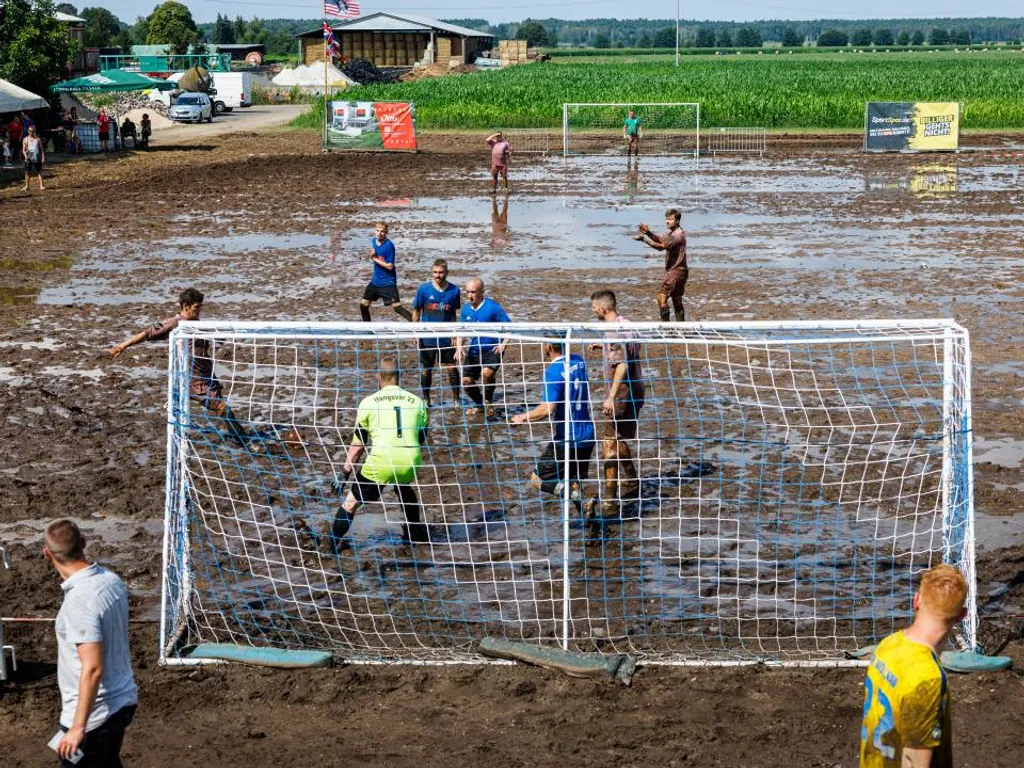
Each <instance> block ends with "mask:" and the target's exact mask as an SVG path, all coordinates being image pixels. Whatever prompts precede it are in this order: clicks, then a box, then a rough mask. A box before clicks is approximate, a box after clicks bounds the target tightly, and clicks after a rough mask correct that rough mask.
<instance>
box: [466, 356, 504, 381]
mask: <svg viewBox="0 0 1024 768" xmlns="http://www.w3.org/2000/svg"><path fill="white" fill-rule="evenodd" d="M484 368H490V369H491V370H492V371H494V372H495V373H497V372H498V369H499V368H501V355H499V354H498V353H497V352H494V351H493V350H492V351H490V352H484V353H483V354H479V355H477V354H473V353H470V354H468V355H466V362H464V363H463V364H462V376H463V377H464V378H467V379H469V380H471V381H479V380H480V377H481V376H482V375H483V370H484Z"/></svg>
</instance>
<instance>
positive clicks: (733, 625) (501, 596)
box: [161, 320, 977, 664]
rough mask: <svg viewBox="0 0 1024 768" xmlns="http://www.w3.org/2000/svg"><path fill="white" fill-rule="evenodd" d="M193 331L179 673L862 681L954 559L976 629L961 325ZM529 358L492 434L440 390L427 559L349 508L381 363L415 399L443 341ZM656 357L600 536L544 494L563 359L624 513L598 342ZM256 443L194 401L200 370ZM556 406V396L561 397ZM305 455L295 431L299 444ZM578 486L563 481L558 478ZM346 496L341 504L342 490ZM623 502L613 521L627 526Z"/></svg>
mask: <svg viewBox="0 0 1024 768" xmlns="http://www.w3.org/2000/svg"><path fill="white" fill-rule="evenodd" d="M629 331H630V332H631V333H632V334H634V336H633V337H623V336H621V335H617V334H621V333H622V332H623V331H622V329H621V327H611V328H610V327H609V326H607V325H602V324H578V325H565V324H562V325H554V326H550V325H533V324H522V323H516V324H509V325H503V326H483V325H479V324H477V325H471V326H461V325H451V326H449V325H441V324H433V325H413V324H398V323H395V324H385V323H373V324H369V323H336V324H328V323H310V324H302V323H219V322H196V323H182V324H181V326H180V327H179V328H178V329H177V330H176V331H175V332H174V333H173V335H172V337H171V341H170V378H169V386H168V394H169V404H168V424H167V437H168V465H167V467H168V470H167V471H168V484H167V509H166V524H165V544H164V570H163V599H162V622H161V658H162V659H163V660H164V661H166V662H169V663H190V660H189V659H188V653H189V649H190V648H191V647H192V646H194V645H196V644H198V643H218V644H240V645H243V646H256V647H273V648H283V649H307V650H308V649H322V650H328V651H331V652H332V653H334V654H336V655H338V656H339V657H343V658H345V659H347V660H349V661H396V662H431V663H444V662H456V661H473V662H482V661H485V660H486V659H484V658H483V657H481V656H479V655H478V654H477V652H476V644H477V643H478V642H479V641H480V639H481V638H483V637H485V636H494V637H501V638H507V639H514V640H518V641H523V642H528V643H534V644H537V645H540V646H551V647H562V648H566V649H572V650H579V651H600V652H628V653H634V654H637V655H638V656H639V657H640V658H641V660H644V661H646V662H649V663H699V664H735V663H757V662H764V661H769V662H781V663H789V664H807V663H811V664H842V663H845V662H843V661H842V660H843V658H844V653H845V652H846V651H850V650H853V649H855V648H858V647H861V646H864V645H867V644H870V643H875V642H877V641H878V640H880V639H881V638H882V637H884V636H885V635H887V634H889V633H891V632H892V631H894V630H895V629H897V628H899V627H900V626H903V625H905V623H906V622H907V621H909V620H910V618H911V616H912V607H911V602H912V596H913V593H914V590H915V585H916V583H917V580H918V579H919V577H920V575H921V574H922V573H923V572H924V571H925V570H926V569H927V568H929V567H930V566H932V565H934V564H935V563H938V562H949V563H954V564H956V565H957V566H959V567H960V568H961V569H963V571H964V573H965V575H966V576H967V579H968V583H969V584H970V585H971V591H970V599H969V603H968V604H969V609H970V610H969V614H968V616H967V618H966V620H965V621H964V622H963V623H962V625H961V626H960V628H959V637H960V641H961V644H962V645H963V646H966V647H973V645H974V639H975V631H976V621H977V615H976V608H975V590H974V532H973V508H972V492H973V481H972V473H971V408H970V347H969V342H968V336H967V333H966V331H965V330H964V329H963V328H961V327H960V326H958V325H956V324H955V323H953V322H951V321H945V320H927V321H926V320H922V321H908V322H897V321H868V322H792V323H766V322H765V323H696V324H680V325H669V324H653V323H651V324H640V323H637V324H634V325H631V326H629ZM453 334H454V335H462V336H479V335H493V336H495V337H501V338H504V339H506V340H507V343H508V347H507V350H506V352H505V356H504V360H503V363H502V365H501V369H500V372H499V375H498V388H497V392H496V396H495V399H494V402H495V406H496V412H495V413H494V414H492V417H491V418H485V416H484V415H480V414H477V415H474V414H471V413H467V411H466V410H465V409H464V408H463V404H461V403H458V402H456V401H455V400H454V396H453V394H452V392H451V391H450V389H449V382H448V381H447V377H446V376H444V375H443V374H442V372H441V371H440V370H436V371H435V373H434V388H433V398H432V399H433V407H432V408H431V409H430V412H429V413H430V416H429V435H428V438H427V443H426V445H424V447H423V449H422V465H421V467H420V469H419V472H418V473H417V476H416V480H415V487H416V490H417V492H418V494H419V500H420V502H421V504H422V508H423V515H424V519H425V521H426V523H427V524H428V526H429V529H428V530H429V542H426V543H421V544H416V545H406V544H403V542H402V541H401V539H400V536H401V534H402V527H401V524H402V522H403V520H404V517H403V514H402V511H401V509H400V508H399V505H398V503H397V500H396V498H395V496H394V495H393V494H392V492H391V491H390V490H387V491H385V492H384V496H383V501H384V504H383V505H380V504H370V505H367V506H366V507H364V508H363V509H361V510H360V511H359V512H358V514H357V515H356V517H355V519H354V522H353V523H352V526H351V528H350V529H349V530H348V532H347V534H346V535H345V537H344V539H343V540H335V539H333V538H332V537H331V536H329V535H327V534H324V533H319V531H320V530H321V528H322V526H324V524H325V523H329V522H330V521H331V520H332V519H333V518H334V515H335V512H336V510H337V509H338V507H339V505H340V504H341V502H342V495H341V491H342V490H343V489H344V487H345V478H344V473H343V463H344V459H345V453H346V448H347V446H348V445H349V442H350V440H351V438H352V433H353V427H354V425H355V420H356V409H357V407H358V404H359V402H360V401H361V400H362V399H363V398H365V397H367V396H368V395H370V394H372V393H374V392H375V391H377V388H378V383H377V378H376V374H377V370H378V367H379V365H380V361H381V360H382V358H384V357H391V358H394V359H395V360H396V361H397V364H398V366H399V368H400V370H401V372H402V380H401V384H402V386H403V387H404V388H405V389H407V390H410V391H412V392H416V393H418V392H419V373H420V356H419V347H418V344H419V342H420V341H421V340H423V339H427V338H432V339H437V338H439V337H441V336H444V337H449V336H451V335H453ZM629 338H633V339H636V340H638V342H639V353H638V357H639V360H640V362H641V366H642V377H643V380H644V384H645V387H646V394H645V403H644V405H643V408H642V409H641V410H640V413H639V419H638V434H637V438H636V439H635V440H633V441H627V442H628V447H629V450H630V453H631V454H632V457H633V458H634V460H635V462H636V469H637V471H638V475H639V477H640V488H639V495H638V496H637V497H635V498H630V499H628V500H625V501H623V502H622V506H621V510H620V511H619V512H618V513H617V514H616V513H613V517H611V518H609V519H607V520H606V521H604V522H603V523H602V524H600V525H599V526H597V529H596V530H595V529H594V527H593V526H590V527H587V526H584V525H582V524H581V521H580V515H579V513H578V511H577V509H576V507H575V505H574V504H573V503H572V501H571V499H570V498H569V491H568V489H562V492H561V493H559V494H558V495H557V496H549V495H546V494H544V493H542V492H541V491H539V490H538V489H536V488H534V487H532V486H531V484H530V475H531V473H532V471H533V469H534V467H535V465H536V461H537V458H538V455H539V454H540V453H541V451H542V450H543V446H544V445H545V444H546V443H547V442H549V441H551V440H552V424H551V423H550V422H549V421H546V420H545V421H540V422H536V423H533V424H531V425H514V424H512V423H511V418H510V417H511V416H512V415H514V414H517V413H523V412H524V411H525V410H526V409H527V408H532V407H534V406H536V405H537V404H538V403H540V402H541V401H542V399H543V398H544V373H545V369H546V368H547V366H548V362H547V361H546V360H545V359H544V344H545V342H546V341H549V342H557V343H559V344H563V345H564V346H565V350H566V351H567V352H569V353H571V354H578V355H580V356H581V357H582V358H583V359H584V360H585V365H586V371H587V373H588V376H589V381H590V389H589V392H587V391H586V390H585V389H584V388H582V387H580V386H575V387H569V386H566V387H563V388H562V394H560V395H557V396H559V397H564V398H566V399H567V400H568V399H572V400H573V401H574V402H577V403H579V402H587V401H589V404H590V409H591V413H592V414H593V417H594V419H595V420H596V421H597V424H596V431H597V435H598V438H599V443H598V448H597V450H596V451H595V455H594V457H593V459H592V461H591V463H590V465H589V467H590V480H589V481H588V482H587V483H586V484H585V486H584V494H583V495H584V497H589V496H592V495H599V496H604V498H605V500H608V496H607V489H606V488H604V487H603V486H602V484H600V483H599V482H598V478H599V477H600V476H601V475H602V464H601V457H600V450H601V448H600V435H601V430H602V423H601V419H602V418H603V417H602V415H601V402H602V400H603V398H604V382H603V375H604V374H603V368H602V361H601V354H600V351H599V349H598V350H595V348H594V345H595V344H597V345H600V344H608V343H615V342H622V341H624V340H625V341H628V340H629ZM197 340H202V341H205V342H208V344H209V348H210V349H211V356H212V357H213V358H214V360H215V370H214V376H215V377H216V378H217V379H218V380H219V381H220V382H221V384H222V385H223V387H224V395H225V397H226V398H227V400H228V402H229V403H230V405H231V408H232V409H233V412H234V415H235V418H237V419H238V420H239V421H240V422H241V423H242V424H243V425H244V427H245V429H246V430H247V431H248V432H249V434H250V435H251V440H250V442H249V443H248V444H247V445H245V446H242V445H239V444H238V443H237V442H235V441H233V440H232V439H231V437H230V430H229V429H228V425H226V424H225V423H224V422H223V420H221V419H220V418H218V417H216V416H214V415H212V414H211V413H210V411H208V410H207V409H206V408H205V407H204V405H203V404H202V403H199V402H196V401H195V400H194V399H192V394H193V393H194V391H195V388H194V387H193V375H194V374H193V362H194V361H193V358H192V354H193V352H192V350H193V349H195V348H198V349H200V350H202V349H205V348H206V345H205V344H195V342H196V341H197ZM549 396H556V395H551V394H550V393H549ZM289 436H291V437H289ZM563 466H564V465H563ZM339 489H340V490H339ZM613 507H614V505H613Z"/></svg>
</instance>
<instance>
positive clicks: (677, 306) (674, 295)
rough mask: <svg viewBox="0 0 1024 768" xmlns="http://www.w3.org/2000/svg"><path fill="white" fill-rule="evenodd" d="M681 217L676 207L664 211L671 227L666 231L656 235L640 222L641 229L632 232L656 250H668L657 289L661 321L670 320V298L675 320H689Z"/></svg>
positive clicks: (688, 273) (684, 235) (684, 236)
mask: <svg viewBox="0 0 1024 768" xmlns="http://www.w3.org/2000/svg"><path fill="white" fill-rule="evenodd" d="M681 218H682V217H681V216H680V213H679V211H678V210H676V209H675V208H669V209H668V210H667V211H665V226H666V227H668V231H667V232H666V233H665V234H663V235H656V234H654V233H653V232H651V228H650V227H648V226H647V225H646V224H641V225H640V226H639V227H638V229H639V230H640V233H639V234H637V235H634V236H633V239H634V240H638V241H639V242H641V243H644V244H646V245H649V246H650V247H651V248H653V249H655V250H656V251H664V252H665V279H664V280H663V281H662V283H661V288H659V289H658V297H657V298H658V314H659V316H660V317H661V322H663V323H667V322H668V319H669V316H668V300H669V299H672V308H673V309H674V310H675V315H676V322H683V321H684V320H686V311H685V310H684V309H683V291H685V290H686V280H687V278H689V276H690V270H689V267H687V265H686V232H684V231H683V228H682V227H681V226H679V221H680V219H681Z"/></svg>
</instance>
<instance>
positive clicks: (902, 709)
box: [860, 564, 967, 768]
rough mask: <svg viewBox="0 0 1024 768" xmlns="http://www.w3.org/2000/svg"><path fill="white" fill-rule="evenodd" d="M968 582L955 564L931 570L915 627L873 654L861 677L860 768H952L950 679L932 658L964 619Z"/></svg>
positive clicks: (896, 635) (893, 637) (922, 588)
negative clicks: (950, 767)
mask: <svg viewBox="0 0 1024 768" xmlns="http://www.w3.org/2000/svg"><path fill="white" fill-rule="evenodd" d="M966 600H967V581H966V580H965V579H964V577H963V574H961V573H960V571H958V570H957V569H956V568H955V567H954V566H952V565H947V564H941V565H936V566H933V567H932V568H931V569H930V570H929V571H927V572H926V573H925V574H924V576H923V577H921V585H920V587H919V588H918V591H917V593H916V594H915V595H914V603H913V606H914V623H913V624H911V625H910V626H909V627H908V628H907V629H904V630H902V631H900V632H896V633H894V634H891V635H889V636H888V637H887V638H885V639H884V640H883V641H882V642H881V643H879V644H878V647H877V648H876V649H875V657H874V659H873V660H872V662H871V666H869V667H868V673H867V677H866V679H865V680H864V709H863V715H862V721H861V730H860V766H861V768H908V767H909V768H927V767H928V766H930V768H948V767H949V766H952V765H953V734H952V730H951V725H952V716H951V712H950V698H949V681H948V680H947V679H946V672H945V670H943V668H942V665H941V664H940V663H939V656H938V655H939V653H940V651H941V649H942V647H943V646H944V645H945V644H946V638H948V637H949V633H950V632H951V631H952V630H953V627H954V626H956V624H957V623H958V622H960V621H961V620H962V619H963V618H964V616H966V615H967V610H966V608H965V607H964V606H965V603H966Z"/></svg>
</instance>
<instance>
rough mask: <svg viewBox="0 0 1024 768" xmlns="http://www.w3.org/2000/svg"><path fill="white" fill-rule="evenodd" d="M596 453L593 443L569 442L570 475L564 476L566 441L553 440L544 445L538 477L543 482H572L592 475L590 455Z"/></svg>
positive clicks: (538, 465) (538, 463) (538, 460)
mask: <svg viewBox="0 0 1024 768" xmlns="http://www.w3.org/2000/svg"><path fill="white" fill-rule="evenodd" d="M593 454H594V444H593V443H569V477H568V478H564V477H562V470H563V468H564V467H565V443H563V442H562V441H560V440H559V441H557V442H551V443H548V444H547V445H545V446H544V450H543V452H541V454H540V458H539V459H537V477H539V478H540V479H541V482H542V483H555V482H558V481H559V480H567V481H568V482H570V483H573V482H577V481H580V480H586V479H587V478H588V477H590V457H591V456H592V455H593Z"/></svg>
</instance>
